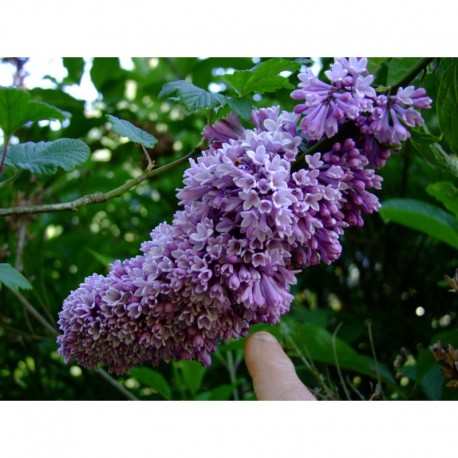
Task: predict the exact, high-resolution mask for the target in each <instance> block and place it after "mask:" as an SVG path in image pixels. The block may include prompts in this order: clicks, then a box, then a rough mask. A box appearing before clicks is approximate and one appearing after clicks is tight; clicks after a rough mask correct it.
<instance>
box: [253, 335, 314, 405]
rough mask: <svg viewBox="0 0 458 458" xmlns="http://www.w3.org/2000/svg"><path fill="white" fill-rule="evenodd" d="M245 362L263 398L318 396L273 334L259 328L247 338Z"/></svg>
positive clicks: (308, 398) (309, 397)
mask: <svg viewBox="0 0 458 458" xmlns="http://www.w3.org/2000/svg"><path fill="white" fill-rule="evenodd" d="M245 362H246V365H247V368H248V372H249V373H250V375H251V378H252V379H253V387H254V390H255V393H256V396H257V398H258V399H259V400H314V399H315V398H314V397H313V395H312V394H311V393H310V392H309V391H308V389H307V388H306V387H305V386H304V385H303V384H302V382H301V381H300V380H299V378H298V377H297V374H296V371H295V368H294V365H293V363H292V362H291V360H290V359H289V358H288V356H287V355H286V353H285V352H284V351H283V349H282V348H281V345H280V344H279V343H278V341H277V339H276V338H275V337H274V336H273V335H272V334H270V333H268V332H265V331H259V332H256V333H254V334H252V335H251V336H250V337H249V338H248V339H247V341H246V343H245Z"/></svg>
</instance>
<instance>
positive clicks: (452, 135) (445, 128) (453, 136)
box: [436, 60, 458, 153]
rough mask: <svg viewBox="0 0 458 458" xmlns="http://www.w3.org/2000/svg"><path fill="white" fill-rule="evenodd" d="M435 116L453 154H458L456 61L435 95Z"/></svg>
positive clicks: (457, 79)
mask: <svg viewBox="0 0 458 458" xmlns="http://www.w3.org/2000/svg"><path fill="white" fill-rule="evenodd" d="M436 106H437V116H438V118H439V125H440V127H441V131H442V132H443V134H444V137H445V138H446V139H447V142H448V144H449V145H450V147H451V148H452V150H453V152H455V153H456V152H458V128H457V126H458V60H455V61H454V62H452V63H451V64H450V65H449V66H448V68H447V70H446V72H445V75H444V78H443V79H442V81H441V84H440V86H439V92H438V94H437V101H436Z"/></svg>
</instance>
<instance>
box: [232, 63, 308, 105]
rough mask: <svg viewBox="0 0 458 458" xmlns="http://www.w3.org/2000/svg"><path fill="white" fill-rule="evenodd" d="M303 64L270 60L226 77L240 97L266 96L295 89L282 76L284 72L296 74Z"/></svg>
mask: <svg viewBox="0 0 458 458" xmlns="http://www.w3.org/2000/svg"><path fill="white" fill-rule="evenodd" d="M300 67H301V64H300V63H298V62H294V61H291V60H287V59H279V58H275V59H269V60H266V61H265V62H261V63H259V64H257V65H255V66H254V67H253V68H251V69H250V70H238V71H235V72H234V73H233V74H232V75H225V76H224V78H223V79H224V81H226V82H228V83H229V84H230V85H231V86H232V87H233V88H234V89H235V90H236V91H237V93H238V94H239V95H240V96H244V95H246V94H249V93H250V92H253V93H256V94H264V93H265V92H274V91H277V90H278V89H283V88H285V89H294V86H293V85H292V84H291V83H290V82H289V81H288V79H287V78H285V77H283V76H281V75H280V73H281V72H283V71H290V72H296V71H298V70H299V69H300Z"/></svg>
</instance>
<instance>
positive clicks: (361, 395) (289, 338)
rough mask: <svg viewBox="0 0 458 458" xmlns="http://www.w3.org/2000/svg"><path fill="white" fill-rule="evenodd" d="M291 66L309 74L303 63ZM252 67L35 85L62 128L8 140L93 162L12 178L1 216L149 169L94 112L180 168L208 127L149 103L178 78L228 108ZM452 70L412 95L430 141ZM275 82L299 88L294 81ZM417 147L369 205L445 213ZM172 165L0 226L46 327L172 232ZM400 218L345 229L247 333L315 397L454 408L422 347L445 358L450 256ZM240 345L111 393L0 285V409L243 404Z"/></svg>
mask: <svg viewBox="0 0 458 458" xmlns="http://www.w3.org/2000/svg"><path fill="white" fill-rule="evenodd" d="M262 60H264V59H262ZM298 61H299V62H300V63H301V64H302V65H311V64H312V62H311V61H310V60H309V59H301V60H298ZM329 61H330V60H329V59H322V65H323V66H324V67H326V66H327V64H328V63H329ZM407 61H408V59H404V60H403V59H381V58H377V59H370V69H371V71H373V72H375V74H376V82H377V83H378V84H380V85H387V84H392V83H393V81H395V80H396V79H397V76H398V74H400V75H401V76H402V71H403V68H404V67H406V65H408V64H407ZM257 62H259V59H257V60H256V59H251V58H208V59H197V58H160V59H149V58H134V59H132V60H131V65H129V66H128V68H126V66H121V64H120V60H119V59H117V58H95V59H80V58H64V59H63V65H64V67H65V68H66V70H67V75H66V76H65V77H64V78H62V79H56V78H55V77H53V76H49V77H48V80H49V81H51V83H52V88H51V89H42V88H32V89H30V93H31V94H32V97H33V99H34V100H38V101H44V102H47V103H49V104H51V105H54V106H56V107H58V108H60V109H62V110H64V111H66V112H68V113H70V114H71V118H70V121H69V122H68V121H65V122H63V123H62V124H61V125H59V124H56V123H55V122H51V123H50V122H40V123H34V124H30V125H27V126H26V127H24V128H21V129H20V130H19V131H17V132H16V134H15V135H16V137H17V138H18V139H19V140H20V141H21V142H24V141H35V142H38V141H43V140H54V139H57V138H61V137H66V138H78V139H82V140H84V141H85V142H86V143H87V144H88V145H89V147H90V149H91V152H92V153H91V159H90V160H89V161H88V162H86V163H85V164H84V166H81V167H79V168H77V169H75V170H73V171H71V172H63V171H59V172H58V174H57V175H53V176H49V177H37V176H33V175H30V174H29V173H28V172H25V173H23V174H22V175H21V176H20V177H19V178H18V179H17V180H16V181H15V182H14V183H13V184H12V185H11V186H4V187H1V188H0V208H6V207H13V206H20V205H26V204H27V205H30V204H42V203H54V202H67V201H71V200H74V199H76V198H78V197H80V196H83V195H87V194H90V193H94V192H97V191H108V190H111V189H113V188H115V187H117V186H119V185H121V184H123V183H125V182H126V181H127V180H129V179H131V178H133V177H135V176H137V175H139V174H140V173H141V171H142V170H144V169H145V167H146V165H147V162H146V160H145V158H144V156H143V152H142V151H141V149H140V147H139V146H138V145H135V144H134V143H128V142H125V141H123V139H122V138H120V137H119V136H117V135H116V134H113V132H111V131H110V130H109V126H108V122H107V120H106V116H105V115H107V114H112V115H114V116H117V117H119V118H122V119H125V120H128V121H130V122H132V123H133V124H135V125H136V126H138V127H140V128H142V129H144V130H146V131H148V132H150V133H152V134H153V135H154V136H155V137H156V138H157V139H158V140H159V141H158V144H157V145H156V147H155V148H154V149H153V150H151V151H150V155H151V158H152V159H153V160H154V161H156V162H157V163H158V164H160V165H162V164H165V163H167V162H170V161H172V160H175V159H177V158H179V157H181V156H183V155H185V154H187V153H188V152H189V151H191V150H192V148H193V147H195V146H196V145H197V144H198V143H199V141H200V133H201V131H202V129H203V127H204V126H205V124H206V123H207V121H208V117H207V113H206V112H205V111H197V112H195V113H193V114H189V113H187V112H186V111H185V109H184V108H183V107H181V106H180V105H178V104H175V103H173V102H172V101H170V100H158V98H157V94H158V93H159V92H160V91H161V89H162V87H163V85H164V84H165V83H166V82H170V81H174V80H179V79H186V80H188V81H190V82H192V83H193V84H195V85H196V86H199V87H201V88H204V89H206V90H210V91H216V92H218V91H220V92H221V93H223V94H225V95H230V96H232V95H233V96H236V94H235V93H233V92H231V89H230V87H229V86H228V85H225V84H224V75H225V74H230V73H232V72H233V71H234V69H237V70H242V69H249V68H252V67H253V66H254V65H255V63H257ZM2 65H15V66H16V68H17V73H16V83H17V84H18V85H21V84H24V81H23V80H24V75H23V72H24V68H23V66H22V67H21V65H20V63H18V61H17V60H11V59H9V60H3V62H2ZM450 65H456V64H455V63H454V62H453V61H452V60H450V59H442V60H441V61H440V64H439V65H437V61H435V63H434V64H433V65H431V66H430V68H429V71H428V73H427V74H426V75H423V74H422V75H419V78H418V79H417V81H416V82H415V84H417V85H419V84H420V82H419V81H420V78H421V79H422V81H421V84H422V85H423V86H424V87H425V88H426V89H427V90H428V95H429V96H430V97H432V98H433V100H434V104H433V109H432V110H430V111H429V112H425V113H424V116H425V119H426V122H427V127H428V129H429V133H430V134H431V135H434V136H436V137H441V134H442V132H441V129H440V125H439V122H438V115H437V109H436V107H435V104H436V101H437V97H438V92H439V88H440V83H441V80H442V79H443V78H444V75H445V73H446V72H447V68H448V67H449V66H450ZM403 66H404V67H403ZM433 67H435V68H433ZM21 72H22V73H21ZM85 72H86V73H87V72H89V76H90V79H91V80H92V83H93V85H94V86H95V88H96V90H97V92H98V96H97V99H96V100H95V101H93V102H90V103H89V102H85V101H83V100H79V99H77V98H74V97H73V96H71V95H70V94H69V93H68V88H70V87H74V86H75V85H79V84H80V82H81V79H82V77H83V75H84V74H85ZM396 72H398V73H396ZM399 72H400V73H399ZM21 77H22V80H21ZM289 79H290V82H291V83H292V84H294V85H296V84H297V79H296V76H295V75H292V76H290V78H289ZM25 81H27V80H25ZM289 93H290V89H281V90H278V91H276V92H274V93H267V94H263V95H260V94H254V95H253V97H252V100H251V99H250V101H251V102H252V103H253V105H254V106H257V107H260V106H271V105H275V104H280V105H281V106H282V107H283V108H284V109H287V110H291V109H292V107H293V106H294V101H293V100H291V99H290V97H289ZM221 114H222V113H220V115H221ZM414 138H415V137H414ZM440 144H441V147H442V148H443V151H445V152H444V154H446V155H447V157H448V158H450V159H453V158H454V156H453V153H456V150H454V148H455V146H454V140H453V139H452V140H451V141H449V139H447V138H442V139H441V143H440ZM427 146H428V148H429V145H427ZM428 148H426V149H425V146H424V143H422V142H421V141H418V142H417V143H415V142H414V141H413V140H412V141H408V142H406V145H405V147H404V148H403V149H402V150H401V151H400V152H398V153H396V154H395V155H394V157H393V158H392V159H391V160H390V161H389V162H388V165H387V166H386V167H385V168H384V169H382V170H381V171H380V174H381V175H382V176H383V179H384V186H383V190H382V191H381V192H380V193H379V194H378V195H379V197H380V200H381V201H382V202H386V201H389V200H391V201H392V200H393V199H400V198H401V199H406V198H408V199H415V200H416V201H420V202H423V203H425V204H430V205H432V206H434V207H435V208H439V207H440V208H442V210H444V211H445V208H449V207H447V206H446V205H445V207H444V205H443V203H440V202H438V200H437V198H435V197H433V195H432V194H431V192H428V191H427V189H428V186H431V185H432V184H434V183H440V182H449V183H452V188H453V186H456V185H457V176H456V174H453V171H452V172H451V168H450V167H449V168H448V169H447V168H446V167H441V166H440V165H439V164H438V163H437V161H435V159H434V157H433V158H431V157H428V154H427V153H428V151H429V149H428ZM185 167H186V166H185V165H183V166H181V167H179V168H177V169H175V170H173V171H172V172H170V173H167V174H163V175H160V176H159V177H158V178H157V179H154V180H149V181H145V182H143V183H142V184H140V185H139V186H137V187H136V188H133V189H132V190H130V191H129V192H127V193H125V194H123V195H122V197H120V198H116V199H112V200H109V201H108V202H106V203H104V204H100V205H89V206H85V207H82V208H80V209H79V210H78V211H77V212H75V213H70V212H55V213H45V214H38V215H24V216H8V217H3V218H0V234H1V235H0V263H10V264H11V265H13V266H14V267H15V268H16V269H17V270H19V271H20V272H22V273H23V275H24V276H25V277H26V278H27V279H28V280H29V281H30V282H31V284H32V285H33V289H32V290H30V291H23V292H22V293H21V294H22V295H23V297H25V298H26V299H27V301H29V303H31V304H33V306H34V307H36V309H37V310H39V312H40V313H41V314H42V315H43V316H44V317H46V318H47V319H48V320H49V321H50V322H52V323H55V322H56V320H57V313H58V312H59V310H60V308H61V305H62V302H63V300H64V299H65V298H66V297H67V296H68V294H69V292H70V291H71V290H74V289H76V288H77V287H78V285H79V283H80V282H82V281H83V279H84V278H85V277H86V276H88V275H90V274H92V273H94V272H98V273H102V274H103V273H106V272H107V264H108V263H109V262H111V261H113V260H114V259H124V258H128V257H132V256H134V255H136V254H137V252H138V250H139V245H140V243H141V242H142V241H144V240H146V239H147V238H148V236H149V233H150V231H151V230H152V229H153V228H154V227H155V226H156V225H158V224H159V223H160V222H162V221H167V222H170V221H171V219H172V216H173V213H174V211H175V210H176V209H177V199H176V197H175V190H176V188H177V187H180V186H181V183H182V175H183V171H184V169H185ZM8 173H9V172H8V170H7V171H5V174H4V176H3V177H2V180H4V179H7V178H8V176H9V175H8ZM455 189H456V188H455ZM442 202H443V200H442ZM394 203H395V204H396V201H394ZM388 207H389V205H388V206H387V208H388ZM394 208H395V210H396V205H394ZM400 212H401V220H400V221H399V222H402V215H404V217H406V215H407V217H406V218H407V220H408V221H407V223H406V222H404V224H403V225H400V224H396V223H395V221H396V214H393V213H391V214H390V213H389V211H388V213H387V214H386V215H384V214H383V212H382V214H383V216H384V219H382V218H381V216H380V215H379V214H375V215H371V216H369V217H366V218H365V221H366V225H365V227H364V228H363V229H356V228H352V229H350V230H347V232H346V233H345V236H344V239H343V247H344V250H343V255H342V257H341V258H340V259H339V260H338V261H337V262H335V263H334V264H333V265H330V266H325V265H320V266H315V267H311V268H308V269H306V270H304V271H303V272H302V273H301V274H300V276H299V281H298V284H297V285H296V286H295V287H294V290H293V293H294V295H295V300H294V303H293V305H292V309H291V312H290V313H289V314H288V315H287V316H285V317H284V318H283V319H282V321H281V323H280V324H279V325H277V326H275V327H269V326H263V325H262V326H261V325H258V326H256V329H266V330H268V331H270V332H273V333H274V334H275V335H276V336H277V337H278V338H279V339H280V340H281V342H282V344H283V345H284V348H285V349H286V350H287V352H288V354H289V355H290V356H291V357H292V359H293V361H294V363H295V365H296V369H297V372H298V374H299V376H300V378H301V379H302V380H303V381H304V383H306V384H307V385H308V386H309V387H310V388H311V389H312V390H314V392H315V393H316V394H317V396H318V397H319V398H321V399H380V398H381V399H399V400H404V399H456V398H457V391H456V390H455V391H454V390H453V389H452V388H450V387H445V384H446V381H447V380H446V379H445V377H444V375H443V374H442V372H441V368H440V366H439V365H438V363H437V362H436V361H435V359H434V357H433V355H432V353H431V351H430V350H429V346H430V345H431V344H433V343H435V342H437V341H438V340H440V341H441V342H442V343H443V344H444V345H447V344H452V345H454V346H455V347H456V346H458V330H457V316H456V312H457V309H456V307H457V303H458V302H457V297H458V296H457V295H456V294H452V293H450V292H449V289H450V287H449V285H448V284H447V283H446V282H445V281H444V275H445V274H448V275H450V276H453V275H454V271H455V269H456V267H457V266H458V252H457V249H456V247H453V244H452V243H446V241H445V242H444V240H440V239H438V238H437V237H435V236H434V235H435V234H434V231H429V232H428V230H426V229H425V227H426V226H427V225H428V221H430V220H428V219H421V218H420V220H419V222H418V223H415V222H414V223H413V225H412V224H410V227H407V226H409V221H410V222H411V221H413V220H415V218H413V219H412V215H411V214H410V213H408V212H407V213H405V212H404V213H403V210H402V209H401V210H400ZM420 213H421V212H420ZM397 215H398V217H399V213H397ZM455 216H456V215H455ZM432 218H433V219H434V215H433V216H432ZM389 221H392V222H389ZM415 225H416V226H415ZM425 225H426V226H425ZM244 340H245V339H240V340H239V341H234V342H229V343H226V344H221V345H220V347H219V349H218V351H217V352H216V354H215V355H214V356H213V358H212V364H211V366H209V367H207V368H203V367H201V366H200V365H199V364H198V363H195V362H173V363H170V364H162V365H160V366H159V367H158V368H154V369H152V368H148V367H137V368H134V369H132V370H131V371H130V372H129V373H127V374H126V375H124V376H120V377H116V378H115V380H116V382H115V383H112V384H111V383H107V380H106V379H105V378H104V377H101V376H100V374H99V373H97V372H94V371H90V370H85V369H82V368H80V367H78V366H76V365H75V364H70V365H66V364H64V363H63V361H62V359H61V358H60V357H58V356H57V353H56V343H55V336H54V335H52V334H51V333H50V332H48V331H47V330H46V329H45V328H43V326H42V325H41V324H40V323H39V322H37V321H36V320H35V318H34V317H33V316H31V315H30V313H28V312H27V311H26V310H25V309H24V308H23V306H22V304H21V302H20V301H18V299H17V297H16V296H15V295H13V294H12V293H11V291H9V290H8V289H7V288H5V287H3V288H1V289H0V399H69V400H71V399H75V400H83V399H84V400H89V399H90V400H97V399H124V398H125V395H124V394H123V393H122V392H121V391H120V390H119V389H117V384H118V386H122V387H124V388H127V389H128V390H129V391H131V392H132V393H133V395H134V396H136V397H137V398H139V399H145V400H146V399H151V400H154V399H201V400H204V399H209V400H211V399H215V400H216V399H218V400H226V399H244V400H251V399H254V393H253V389H252V385H251V382H250V379H249V376H248V373H247V370H246V367H245V365H244V362H243V344H244Z"/></svg>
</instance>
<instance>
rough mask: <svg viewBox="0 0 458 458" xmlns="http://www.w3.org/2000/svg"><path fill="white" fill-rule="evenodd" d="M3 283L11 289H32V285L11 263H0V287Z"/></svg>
mask: <svg viewBox="0 0 458 458" xmlns="http://www.w3.org/2000/svg"><path fill="white" fill-rule="evenodd" d="M2 283H3V284H4V285H5V286H6V287H7V288H9V289H12V290H13V291H18V290H19V289H32V285H31V284H30V282H29V281H28V280H27V278H25V277H24V275H22V274H21V273H20V272H19V271H17V270H16V269H15V268H14V267H13V266H12V265H11V264H0V287H1V284H2Z"/></svg>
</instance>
